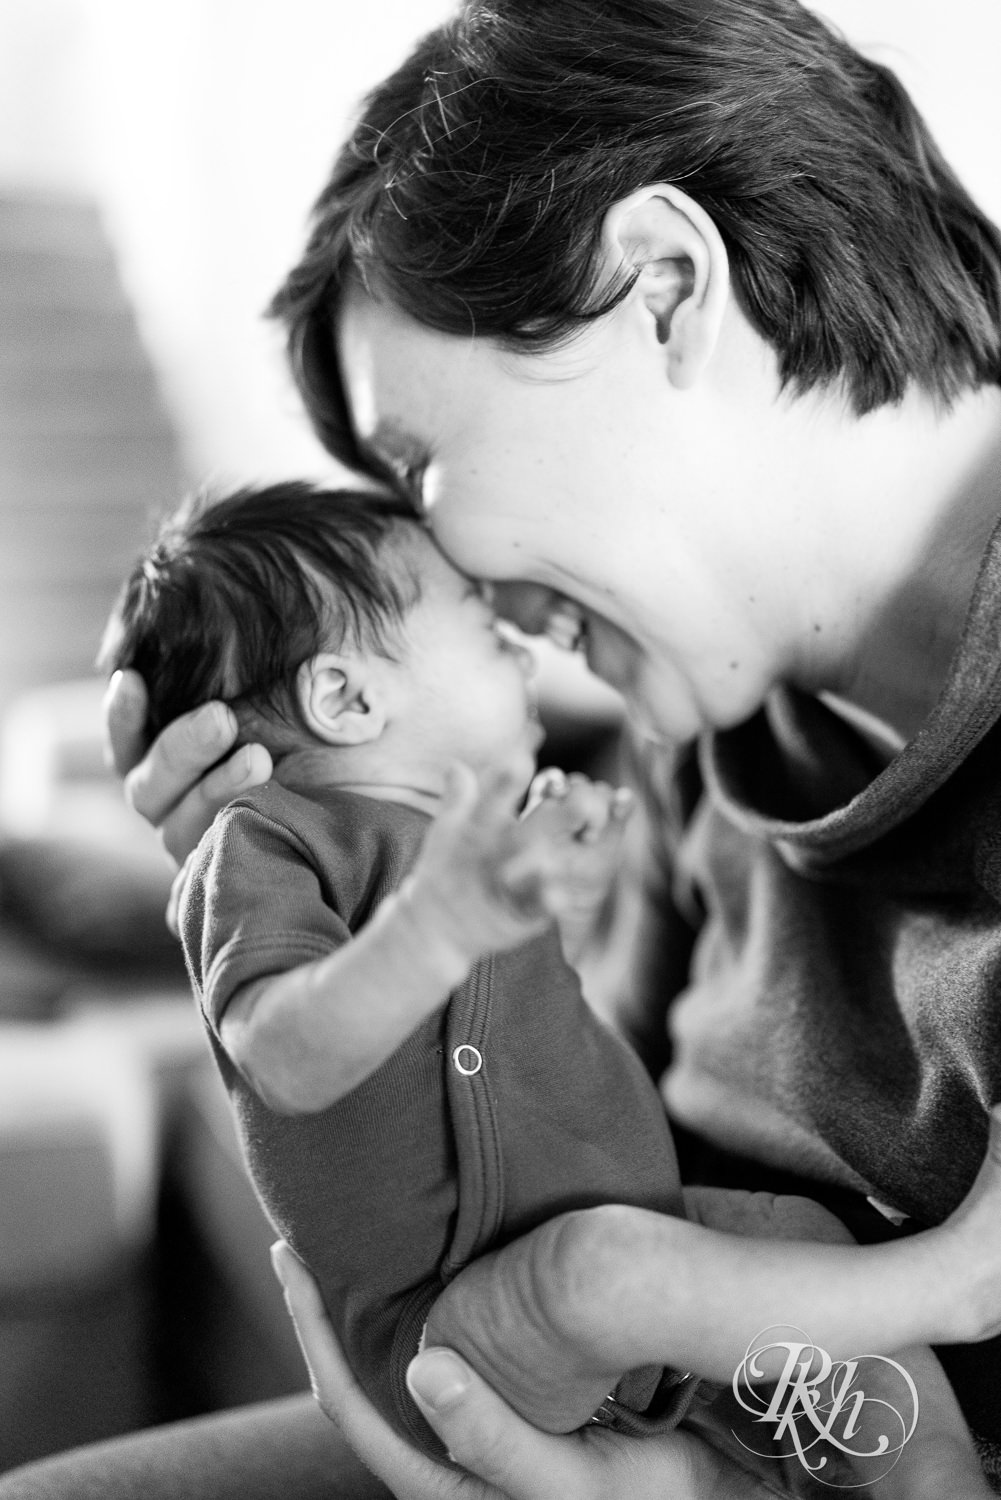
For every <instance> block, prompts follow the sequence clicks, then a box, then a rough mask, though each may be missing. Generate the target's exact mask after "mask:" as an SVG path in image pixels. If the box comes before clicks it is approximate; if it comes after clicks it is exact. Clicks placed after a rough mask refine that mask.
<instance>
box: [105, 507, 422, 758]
mask: <svg viewBox="0 0 1001 1500" xmlns="http://www.w3.org/2000/svg"><path fill="white" fill-rule="evenodd" d="M416 525H418V523H417V522H416V521H415V519H414V515H413V512H412V511H411V510H410V509H408V508H407V507H406V506H405V505H403V504H402V503H401V502H399V501H397V500H394V499H392V498H390V497H388V496H380V495H376V494H373V493H371V492H366V491H363V490H349V489H325V488H321V487H320V486H317V485H312V484H307V483H304V482H301V481H289V482H283V483H279V484H271V485H266V486H260V487H249V486H248V487H244V488H241V489H238V490H235V491H233V492H232V493H229V494H225V495H214V494H213V493H211V492H210V491H206V490H202V491H200V492H198V493H197V494H195V495H193V496H192V497H191V498H190V499H188V500H187V501H185V503H184V504H183V505H182V506H181V507H180V509H179V510H178V511H177V512H176V513H175V514H173V515H172V516H170V517H169V519H168V520H167V521H166V522H165V523H164V524H163V526H162V527H161V529H160V532H159V535H158V536H157V538H156V540H155V541H154V543H153V544H152V546H151V547H150V548H149V550H148V551H147V552H146V553H144V555H143V556H142V557H140V558H139V560H138V561H137V563H136V565H135V567H134V568H133V571H132V574H131V576H130V577H129V578H128V580H127V582H126V583H125V585H124V588H123V589H122V593H121V595H120V597H119V600H118V603H117V605H116V607H115V610H114V612H113V614H112V616H111V619H110V620H109V622H108V626H107V628H106V630H105V634H104V640H103V642H102V645H101V650H100V654H99V657H98V665H99V667H101V668H102V669H104V670H106V671H108V672H113V671H117V670H118V669H119V668H124V667H131V668H134V669H135V670H136V671H137V672H139V673H140V674H141V676H142V678H143V680H144V682H145V684H146V688H147V691H148V693H149V711H148V715H147V720H146V734H147V742H152V740H153V739H155V738H156V736H157V735H158V734H159V732H160V730H161V729H163V727H164V726H165V725H166V724H169V723H170V721H171V720H172V719H175V718H177V716H178V715H179V714H183V713H187V712H188V711H189V710H190V709H193V708H196V707H197V706H198V705H199V704H201V703H206V702H208V701H210V700H211V699H222V700H223V701H225V702H227V703H228V704H229V705H230V706H231V707H232V708H233V709H234V710H235V711H236V712H237V715H238V717H239V718H240V719H241V724H242V725H244V726H246V725H252V726H253V727H252V729H251V730H250V734H249V736H248V737H253V738H259V737H260V735H259V733H258V731H259V727H260V724H259V721H260V720H261V718H262V717H263V719H264V720H265V722H271V723H272V724H273V725H274V727H275V730H276V731H277V730H279V729H280V727H281V726H282V725H284V726H285V728H286V729H292V730H295V731H296V732H299V731H301V730H302V728H303V727H304V726H303V724H302V721H301V718H300V716H299V709H298V702H297V695H296V691H295V688H296V678H297V674H298V672H299V668H300V667H301V666H302V665H303V663H304V662H306V661H309V659H310V658H311V657H312V656H315V655H316V653H317V652H318V651H321V650H323V649H330V650H338V649H340V648H341V647H342V646H343V645H354V646H358V647H361V648H363V649H370V650H376V651H378V652H380V653H381V654H382V655H386V656H391V655H392V654H393V650H394V627H397V626H399V624H400V623H401V621H402V619H403V617H404V615H405V614H406V612H407V610H408V609H409V608H410V607H411V606H412V605H413V604H414V603H416V601H417V598H418V596H419V586H418V582H417V578H416V574H415V573H414V572H413V570H412V569H411V568H410V567H409V566H408V564H407V561H406V553H405V551H402V552H401V553H399V554H395V555H394V556H393V557H392V558H391V559H390V558H389V557H388V556H387V555H385V552H384V544H385V543H386V541H387V540H388V539H389V538H390V537H391V536H393V535H398V534H399V528H400V527H401V526H407V527H408V528H409V527H415V526H416ZM330 586H332V587H330ZM269 748H271V747H270V746H269Z"/></svg>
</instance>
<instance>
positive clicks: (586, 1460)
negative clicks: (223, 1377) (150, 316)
mask: <svg viewBox="0 0 1001 1500" xmlns="http://www.w3.org/2000/svg"><path fill="white" fill-rule="evenodd" d="M272 1259H273V1261H274V1266H275V1271H276V1274H277V1276H278V1279H279V1281H281V1283H282V1285H283V1287H284V1289H285V1299H286V1302H287V1303H288V1307H289V1311H290V1312H291V1314H292V1318H293V1321H294V1322H295V1326H296V1332H297V1334H298V1337H299V1343H300V1346H301V1348H302V1352H303V1355H304V1357H305V1360H306V1364H307V1365H308V1367H309V1372H310V1376H311V1378H312V1383H313V1392H314V1394H315V1395H316V1398H317V1400H318V1401H319V1403H320V1405H321V1407H322V1408H323V1410H324V1411H325V1412H326V1414H327V1416H328V1417H330V1418H331V1420H332V1421H334V1422H336V1423H337V1425H338V1426H339V1427H340V1429H341V1431H342V1432H343V1434H344V1437H345V1438H346V1440H347V1441H348V1443H350V1445H351V1447H352V1448H353V1449H354V1450H355V1452H356V1453H357V1454H358V1455H359V1456H360V1457H361V1458H362V1459H363V1460H364V1461H365V1463H366V1464H368V1465H369V1467H370V1468H371V1469H372V1470H373V1472H374V1473H375V1474H377V1475H378V1476H379V1478H380V1479H381V1480H382V1481H383V1483H385V1484H386V1485H388V1487H389V1488H390V1490H391V1491H392V1492H393V1494H394V1495H396V1496H397V1497H398V1500H554V1496H566V1497H567V1500H570V1497H573V1500H759V1497H760V1500H767V1496H768V1495H770V1494H773V1493H774V1491H766V1490H765V1489H763V1488H762V1487H761V1486H759V1485H758V1484H757V1483H756V1482H755V1481H754V1479H753V1478H751V1476H750V1475H749V1474H747V1473H746V1472H745V1471H743V1470H742V1469H738V1468H736V1467H735V1466H733V1465H731V1464H729V1463H728V1462H727V1461H726V1459H725V1458H723V1457H721V1456H720V1455H719V1454H717V1453H716V1452H715V1450H714V1449H712V1448H710V1447H709V1446H708V1444H706V1443H703V1442H702V1441H701V1440H700V1439H699V1438H697V1437H695V1436H694V1435H692V1434H690V1433H686V1432H680V1431H679V1432H672V1433H668V1434H666V1435H665V1436H663V1437H656V1438H642V1439H640V1438H630V1437H623V1436H621V1435H619V1434H617V1433H612V1432H609V1431H608V1430H607V1429H605V1428H600V1427H588V1428H585V1429H584V1430H583V1431H582V1432H575V1433H571V1434H570V1435H569V1436H567V1437H551V1436H550V1435H549V1434H547V1433H542V1432H539V1431H538V1430H537V1429H536V1428H535V1427H532V1426H531V1425H530V1424H529V1423H528V1422H525V1421H523V1420H522V1418H521V1417H519V1416H517V1415H516V1414H515V1413H514V1412H513V1411H512V1410H511V1408H510V1407H509V1406H506V1405H505V1403H504V1402H503V1401H502V1400H501V1399H500V1397H499V1396H498V1395H497V1394H496V1392H494V1391H492V1390H491V1389H490V1387H489V1386H488V1385H487V1384H486V1383H485V1382H484V1381H482V1380H481V1379H480V1378H479V1376H478V1375H476V1373H475V1372H474V1371H473V1370H472V1369H471V1368H470V1367H469V1365H467V1364H466V1363H465V1362H464V1361H463V1360H461V1359H460V1358H459V1357H458V1356H457V1355H455V1354H453V1353H452V1351H451V1350H448V1349H428V1350H425V1352H424V1353H423V1354H421V1355H419V1356H418V1357H417V1359H415V1360H413V1361H412V1363H411V1365H410V1370H409V1373H408V1383H409V1385H410V1391H411V1394H412V1395H413V1397H414V1399H415V1401H416V1402H417V1404H418V1405H419V1406H420V1408H421V1410H422V1411H423V1413H424V1415H425V1417H426V1418H427V1420H428V1422H429V1423H430V1424H431V1426H432V1427H433V1428H434V1430H435V1431H436V1432H437V1433H438V1435H439V1437H440V1438H441V1439H442V1441H443V1442H444V1443H445V1445H446V1447H447V1448H448V1450H449V1452H450V1453H451V1454H452V1455H453V1457H454V1458H455V1460H456V1461H457V1462H458V1463H460V1464H462V1465H463V1466H464V1467H465V1468H466V1469H467V1470H468V1471H469V1472H468V1473H467V1474H457V1473H455V1472H453V1471H451V1470H446V1469H444V1468H442V1467H440V1466H439V1465H438V1464H435V1463H434V1462H433V1461H432V1460H430V1459H428V1458H425V1457H424V1456H423V1454H420V1453H418V1452H417V1451H416V1450H415V1449H413V1448H411V1447H410V1446H409V1445H408V1444H407V1443H406V1442H404V1440H403V1439H402V1438H400V1437H398V1436H397V1434H396V1433H395V1432H394V1431H393V1430H392V1428H391V1427H389V1426H388V1424H387V1423H386V1422H385V1421H384V1420H383V1418H382V1417H381V1416H380V1415H379V1413H378V1412H377V1411H376V1410H375V1408H374V1407H373V1406H372V1405H371V1403H370V1402H369V1401H368V1399H367V1397H366V1396H365V1395H364V1394H363V1392H362V1391H361V1389H360V1388H359V1386H358V1384H357V1382H356V1381H355V1379H354V1377H353V1376H352V1374H351V1371H350V1370H349V1369H348V1367H347V1365H346V1363H345V1361H344V1357H343V1355H342V1353H341V1350H340V1348H339V1346H338V1343H337V1340H336V1338H335V1336H334V1332H333V1329H332V1328H331V1326H330V1322H329V1320H328V1318H327V1315H326V1312H325V1311H324V1308H323V1304H322V1302H321V1300H320V1295H319V1292H318V1291H317V1288H316V1285H315V1283H314V1282H313V1280H312V1278H311V1277H310V1275H309V1273H308V1272H307V1271H306V1270H305V1269H304V1268H303V1266H302V1265H301V1264H300V1262H299V1261H298V1260H297V1259H296V1257H295V1256H294V1255H293V1254H292V1252H291V1250H289V1248H288V1246H287V1245H285V1244H283V1243H281V1242H279V1243H278V1244H277V1245H276V1246H275V1247H274V1249H273V1250H272ZM477 1476H478V1477H477Z"/></svg>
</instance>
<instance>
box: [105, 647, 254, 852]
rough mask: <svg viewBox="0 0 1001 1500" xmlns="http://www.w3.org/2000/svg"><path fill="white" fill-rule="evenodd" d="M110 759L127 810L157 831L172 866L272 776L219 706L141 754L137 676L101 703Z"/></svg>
mask: <svg viewBox="0 0 1001 1500" xmlns="http://www.w3.org/2000/svg"><path fill="white" fill-rule="evenodd" d="M104 712H105V724H106V728H107V737H108V747H109V752H110V756H111V759H112V761H113V763H114V766H115V769H116V770H117V771H118V774H119V775H120V776H122V777H124V779H125V796H126V800H127V801H128V802H129V804H130V805H131V806H132V807H134V808H135V810H136V812H138V813H140V814H141V816H142V817H144V818H145V819H146V821H147V822H148V823H152V824H153V826H154V827H155V828H158V829H159V830H160V835H161V837H162V839H163V843H164V846H165V848H166V849H167V851H168V853H169V854H171V855H172V856H173V858H174V859H175V860H176V861H177V863H178V864H179V865H180V864H183V863H184V860H185V859H186V858H187V856H188V855H189V854H190V853H191V851H192V850H193V849H194V848H195V846H196V845H197V843H198V841H199V839H200V838H201V836H202V834H203V833H204V832H205V830H206V828H208V827H209V825H210V823H211V822H212V819H213V818H214V817H215V815H216V813H217V812H218V811H219V809H220V808H221V807H225V805H226V803H227V802H230V801H231V800H232V799H233V798H234V797H235V796H236V795H237V794H238V793H239V792H243V791H246V790H247V788H248V787H252V786H260V785H262V784H263V783H264V782H265V781H267V779H268V777H269V776H270V775H271V757H270V756H269V755H268V752H267V751H266V750H265V749H264V747H263V746H262V745H244V746H242V747H241V748H240V749H239V750H237V751H235V752H234V753H233V754H232V755H230V756H229V757H228V759H225V760H224V759H223V757H224V756H225V755H226V752H227V751H228V750H231V749H232V746H233V743H234V741H235V740H236V736H237V724H236V719H235V718H234V717H233V714H232V713H231V712H230V710H229V709H228V708H227V707H226V705H225V704H223V703H204V704H202V706H201V708H198V709H195V710H194V712H193V713H190V714H184V715H183V716H182V717H181V718H179V719H175V720H174V722H173V723H172V724H168V725H167V727H166V729H165V730H164V731H163V732H162V734H160V735H159V736H158V738H157V739H156V740H154V742H153V744H152V745H151V746H150V747H149V749H148V750H146V748H145V746H146V735H145V724H146V688H145V685H144V683H143V680H142V678H141V677H140V676H139V675H138V673H136V672H116V673H115V675H114V677H112V679H111V682H110V684H109V686H108V692H107V694H106V696H105V700H104Z"/></svg>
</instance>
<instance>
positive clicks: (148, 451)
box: [0, 192, 184, 713]
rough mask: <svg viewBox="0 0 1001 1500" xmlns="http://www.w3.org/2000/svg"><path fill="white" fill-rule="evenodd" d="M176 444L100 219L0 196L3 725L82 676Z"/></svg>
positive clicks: (76, 204) (168, 496)
mask: <svg viewBox="0 0 1001 1500" xmlns="http://www.w3.org/2000/svg"><path fill="white" fill-rule="evenodd" d="M183 483H184V476H183V473H182V464H181V460H180V455H179V450H178V444H177V440H176V437H175V435H174V433H173V432H172V430H171V427H170V424H169V422H168V420H167V418H166V415H165V413H164V410H163V408H162V405H161V402H160V398H159V393H158V391H157V385H156V378H155V375H154V372H153V369H152V366H151V363H150V360H149V358H148V356H147V354H146V352H145V350H144V349H143V347H142V344H141V342H140V339H139V334H138V330H137V327H136V323H135V319H134V317H133V314H132V310H131V308H130V307H129V305H128V303H127V301H126V298H125V295H124V292H123V290H122V286H121V282H120V280H119V277H118V274H117V270H116V267H115V262H114V257H113V255H112V252H111V248H110V246H109V244H108V241H107V239H106V237H105V234H104V232H103V230H102V226H101V221H100V217H99V214H98V212H97V210H96V208H95V207H94V206H93V205H92V204H90V203H87V202H83V201H79V200H72V199H67V200H61V199H56V198H44V199H43V198H32V197H27V196H24V197H19V196H15V195H12V194H3V193H2V192H0V713H2V712H3V710H4V708H5V707H6V705H7V703H9V701H10V699H11V698H12V697H13V696H14V695H15V694H16V693H18V692H20V691H22V690H23V689H25V688H29V687H35V686H38V685H41V684H43V683H49V682H55V681H62V680H65V679H67V678H73V677H80V676H86V675H88V674H90V673H92V672H93V662H94V654H95V652H96V650H97V645H98V642H99V640H100V635H101V631H102V628H103V625H104V621H105V619H106V617H107V614H108V611H109V609H110V607H111V604H112V603H113V601H114V598H115V595H116V594H117V591H118V588H119V585H120V583H121V580H122V578H123V576H124V573H125V571H126V569H127V568H128V566H129V564H130V562H131V561H132V559H133V557H134V556H135V554H136V552H137V551H138V550H139V548H140V547H141V546H142V545H143V543H144V542H145V540H146V539H147V537H148V534H149V530H150V518H151V516H153V515H156V514H158V513H159V512H160V511H161V510H162V509H163V508H164V507H165V506H167V505H170V504H171V503H172V502H173V501H175V500H176V499H177V498H178V496H179V494H180V491H181V488H182V487H183Z"/></svg>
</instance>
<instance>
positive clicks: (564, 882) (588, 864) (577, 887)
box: [524, 770, 635, 963]
mask: <svg viewBox="0 0 1001 1500" xmlns="http://www.w3.org/2000/svg"><path fill="white" fill-rule="evenodd" d="M634 801H635V799H634V797H633V794H632V792H630V791H629V790H628V789H627V788H626V787H617V788H616V787H611V786H609V785H608V784H607V783H606V782H603V781H589V780H588V778H587V777H586V776H579V775H574V776H569V777H568V776H565V775H564V774H563V772H562V771H556V770H549V771H541V772H540V773H539V775H538V776H537V777H536V778H535V780H534V781H533V783H532V786H531V788H530V790H529V794H528V804H527V806H526V809H525V814H524V817H525V822H526V823H529V824H533V825H534V826H535V827H537V828H539V829H540V831H541V830H542V829H543V828H548V831H549V834H550V836H552V837H557V838H559V839H561V840H562V843H563V846H564V847H563V858H562V861H561V876H560V882H561V901H560V909H559V913H558V920H559V926H560V936H561V938H562V940H563V948H564V951H565V953H566V956H567V958H568V959H569V961H570V962H571V963H576V962H577V961H578V960H579V959H580V958H581V957H582V955H583V954H584V952H585V951H586V950H587V947H588V943H589V942H590V940H591V938H592V935H593V932H594V926H595V918H596V916H597V915H598V913H599V911H600V910H601V907H602V903H603V902H604V900H605V898H606V896H607V895H608V892H609V890H610V889H611V886H612V883H613V881H614V879H615V877H616V875H617V874H618V872H619V869H620V868H621V864H622V844H623V834H624V832H625V827H626V823H627V822H628V820H629V815H630V813H631V812H632V810H633V806H634Z"/></svg>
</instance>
